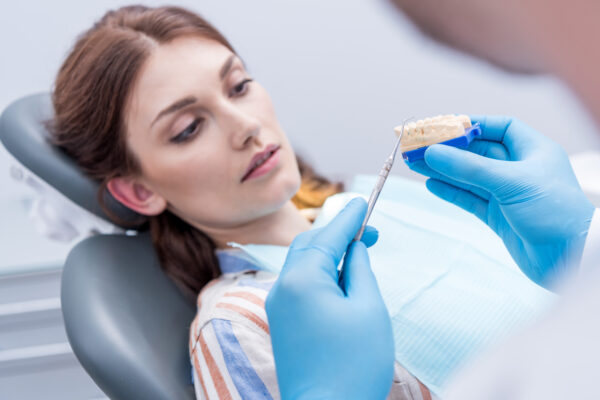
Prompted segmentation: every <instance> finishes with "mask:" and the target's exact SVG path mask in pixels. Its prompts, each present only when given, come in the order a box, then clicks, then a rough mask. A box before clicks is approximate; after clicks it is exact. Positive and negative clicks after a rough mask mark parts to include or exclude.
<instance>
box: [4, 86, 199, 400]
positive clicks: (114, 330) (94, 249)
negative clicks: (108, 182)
mask: <svg viewBox="0 0 600 400" xmlns="http://www.w3.org/2000/svg"><path fill="white" fill-rule="evenodd" d="M52 116H53V110H52V105H51V101H50V96H49V95H48V94H39V95H33V96H29V97H25V98H23V99H20V100H18V101H16V102H14V103H13V104H11V105H10V106H9V107H7V109H6V110H5V111H4V112H3V114H2V116H0V141H1V142H2V144H3V145H4V147H6V149H7V150H8V151H9V152H10V153H11V154H12V156H13V157H14V158H16V159H17V160H18V161H19V162H20V163H21V164H23V166H25V167H26V168H27V169H29V170H30V171H31V172H32V173H33V174H34V175H36V176H38V177H39V178H41V179H42V180H44V181H45V182H47V183H48V184H50V185H51V186H53V187H54V188H55V189H57V190H58V191H60V192H61V193H63V194H64V195H66V196H67V197H68V198H69V199H71V200H72V201H73V202H75V203H76V204H78V205H79V206H81V207H83V208H84V209H86V210H88V211H90V212H91V213H93V214H95V215H97V216H99V217H102V218H106V215H105V213H104V211H103V210H102V209H101V207H100V206H99V204H98V202H97V200H96V199H97V195H96V193H97V190H98V185H97V183H96V182H94V181H93V180H91V179H89V178H88V177H86V176H85V175H84V174H83V173H82V172H81V171H79V169H78V168H77V166H76V165H75V164H74V162H73V161H72V160H70V159H69V157H67V156H66V155H65V154H64V153H62V152H61V151H60V150H59V149H57V148H55V147H54V146H52V145H51V144H50V143H49V142H48V140H47V138H48V132H47V130H46V122H47V121H49V120H50V119H51V118H52ZM106 196H108V195H106ZM105 198H106V199H107V204H108V205H109V207H110V208H111V211H112V212H113V213H116V214H117V215H119V216H120V217H121V218H122V219H124V220H129V221H131V220H135V219H136V214H135V213H133V212H131V211H130V210H128V209H126V208H125V207H122V206H120V205H119V204H118V203H117V202H116V201H115V200H114V199H112V197H110V196H108V197H105ZM61 302H62V310H63V316H64V320H65V327H66V331H67V336H68V338H69V342H70V344H71V346H72V348H73V351H74V352H75V355H76V356H77V358H78V359H79V361H80V362H81V364H82V365H83V367H84V368H85V369H86V371H87V372H88V373H89V375H90V376H91V377H92V379H93V380H94V381H95V382H96V383H97V384H98V386H99V387H100V388H101V389H102V390H103V391H104V392H105V393H106V394H107V395H108V396H110V398H111V399H138V398H140V399H142V398H143V399H194V398H195V396H194V389H193V385H192V384H191V379H190V361H189V355H188V332H189V325H190V323H191V321H192V319H193V317H194V314H195V307H194V304H193V302H190V301H189V300H187V299H185V298H184V296H183V294H182V293H181V292H180V291H179V289H178V288H177V287H176V285H175V284H174V283H173V282H172V281H171V280H170V279H169V278H167V276H166V275H165V274H164V273H163V272H162V270H161V269H160V266H159V263H158V260H157V257H156V254H155V251H154V249H153V247H152V244H151V241H150V238H149V236H148V234H145V233H142V234H138V235H134V236H130V235H98V236H92V237H90V238H88V239H85V240H83V241H82V242H80V243H79V244H77V245H76V246H75V247H74V248H73V250H72V251H71V252H70V253H69V255H68V257H67V260H66V262H65V268H64V270H63V277H62V287H61ZM65 390H68V388H65Z"/></svg>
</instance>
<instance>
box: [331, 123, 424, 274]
mask: <svg viewBox="0 0 600 400" xmlns="http://www.w3.org/2000/svg"><path fill="white" fill-rule="evenodd" d="M411 119H414V117H411V118H408V119H405V120H404V121H403V122H402V131H401V132H400V135H399V136H398V139H397V140H396V144H395V145H394V150H392V154H390V156H389V157H388V158H387V160H385V162H384V163H383V167H382V168H381V170H380V171H379V177H378V179H377V183H376V184H375V187H374V188H373V191H372V192H371V196H370V197H369V202H368V207H367V214H366V215H365V219H364V220H363V223H362V225H361V227H360V230H359V231H358V232H357V233H356V236H354V241H359V240H360V239H361V238H362V235H363V233H364V232H365V227H366V226H367V222H368V221H369V217H370V216H371V212H373V208H374V207H375V203H376V202H377V198H378V197H379V193H381V190H382V189H383V185H384V184H385V180H386V179H387V177H388V175H389V174H390V171H391V170H392V166H393V165H394V160H395V159H396V153H397V152H398V147H400V140H401V139H402V136H403V135H404V127H405V125H406V123H407V122H408V121H410V120H411ZM342 272H343V265H342V269H340V274H339V280H340V282H341V280H342V276H343V275H342Z"/></svg>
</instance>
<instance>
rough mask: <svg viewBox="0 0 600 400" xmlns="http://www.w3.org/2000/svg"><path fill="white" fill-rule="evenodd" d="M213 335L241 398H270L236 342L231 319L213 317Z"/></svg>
mask: <svg viewBox="0 0 600 400" xmlns="http://www.w3.org/2000/svg"><path fill="white" fill-rule="evenodd" d="M211 323H212V326H213V329H214V330H215V336H216V337H217V340H218V341H219V346H221V352H222V353H223V359H224V360H225V365H226V366H227V371H229V375H230V376H231V380H233V383H234V384H235V387H236V389H237V391H238V393H239V394H240V396H242V398H243V399H272V397H271V394H270V393H269V391H268V390H267V388H266V386H265V384H264V383H263V381H262V380H261V379H260V377H259V376H258V375H257V374H256V371H255V370H254V367H253V366H252V364H251V363H250V360H249V359H248V357H247V356H246V353H244V350H243V349H242V346H241V345H240V342H238V340H237V338H236V337H235V334H234V333H233V327H232V326H231V321H227V320H224V319H213V320H212V321H211Z"/></svg>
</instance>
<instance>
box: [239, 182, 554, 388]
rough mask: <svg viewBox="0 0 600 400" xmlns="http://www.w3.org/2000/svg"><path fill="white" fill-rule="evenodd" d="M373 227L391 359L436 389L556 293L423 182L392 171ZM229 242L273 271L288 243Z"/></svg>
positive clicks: (334, 208)
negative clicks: (392, 351)
mask: <svg viewBox="0 0 600 400" xmlns="http://www.w3.org/2000/svg"><path fill="white" fill-rule="evenodd" d="M375 179H376V177H375V176H358V177H357V178H356V179H355V181H354V184H353V185H352V189H353V191H355V192H356V193H342V194H338V195H334V196H331V197H330V198H328V199H327V201H326V203H325V204H324V206H323V209H322V211H321V214H320V215H319V217H318V218H317V220H316V221H315V223H314V225H313V228H318V227H321V226H323V225H326V224H327V223H328V222H329V221H330V220H331V219H332V218H333V217H334V216H335V215H337V213H338V212H339V211H340V210H341V209H342V208H343V207H344V206H345V204H346V203H347V202H348V201H350V200H351V199H352V198H354V197H357V196H363V197H364V196H365V195H368V193H370V191H371V189H372V187H373V184H374V183H375ZM369 225H371V226H374V227H376V228H377V229H378V230H379V241H378V242H377V243H376V244H375V245H374V246H373V247H371V248H370V249H369V255H370V259H371V267H372V269H373V272H374V274H375V276H376V278H377V282H378V284H379V288H380V290H381V293H382V296H383V299H384V301H385V303H386V306H387V308H388V311H389V313H390V316H391V319H392V326H393V329H394V341H395V358H396V360H397V361H398V362H399V363H400V364H402V365H403V366H404V367H405V368H406V369H407V370H408V371H410V372H411V373H412V374H413V375H415V376H416V377H417V378H418V379H419V380H420V381H421V382H423V383H424V384H425V385H426V386H427V387H428V388H429V389H430V390H431V391H432V392H433V393H434V394H436V395H438V396H439V395H442V394H443V390H444V388H445V387H446V385H447V383H448V382H449V380H450V379H451V377H452V375H453V374H454V373H455V372H456V371H457V370H458V369H459V368H460V367H461V366H463V365H464V364H465V363H466V362H468V361H469V360H471V359H472V358H473V356H475V355H477V354H479V353H480V352H481V351H482V350H484V349H485V348H487V347H489V346H490V345H493V344H494V343H496V342H497V341H499V340H501V339H503V338H505V337H507V336H508V335H509V334H510V333H511V332H514V331H515V330H516V329H518V328H522V327H523V326H525V325H527V324H530V323H532V322H533V321H534V320H535V319H536V318H537V317H539V316H540V315H541V314H543V312H544V311H545V310H546V309H547V307H548V306H550V305H551V304H552V303H553V301H554V299H555V295H553V294H551V293H550V292H548V291H546V290H545V289H543V288H541V287H539V286H537V285H535V284H534V283H532V282H531V281H529V280H528V279H527V278H526V277H525V276H524V275H523V274H522V273H521V272H520V270H519V269H518V267H517V266H516V265H515V263H514V262H513V260H512V258H511V257H510V255H509V254H508V252H507V251H506V249H505V248H504V246H503V244H502V242H501V240H500V239H499V238H498V237H497V236H496V235H495V234H494V233H493V232H492V231H491V230H490V229H489V228H488V227H487V226H485V225H484V224H483V223H481V222H480V221H479V220H478V219H476V218H475V217H474V216H472V215H470V214H468V213H466V212H464V211H462V210H459V209H457V208H455V207H453V206H452V205H450V204H447V203H445V202H443V201H442V200H440V199H437V198H436V197H435V196H433V195H432V194H430V193H429V192H428V191H427V190H426V189H425V188H424V187H423V185H422V184H418V183H416V182H412V181H408V180H405V179H401V178H398V177H390V178H389V179H388V182H387V184H386V186H385V188H384V190H383V191H382V193H381V195H380V199H379V201H378V203H377V205H376V206H375V209H374V211H373V214H372V215H371V219H370V220H369ZM232 245H233V246H234V247H238V248H241V249H242V250H244V251H245V252H246V254H247V255H249V256H251V257H252V258H253V259H254V260H255V261H256V263H257V264H258V265H259V266H260V268H262V269H265V270H268V271H271V272H274V273H279V271H280V270H281V267H282V265H283V263H284V261H285V257H286V254H287V250H288V248H287V247H281V246H271V245H239V244H232ZM373 340H377V339H376V338H374V339H373ZM348 351H352V349H348Z"/></svg>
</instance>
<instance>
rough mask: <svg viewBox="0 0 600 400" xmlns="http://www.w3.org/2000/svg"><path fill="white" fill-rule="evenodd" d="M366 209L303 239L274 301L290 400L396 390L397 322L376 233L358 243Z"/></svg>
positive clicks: (360, 206) (270, 310)
mask: <svg viewBox="0 0 600 400" xmlns="http://www.w3.org/2000/svg"><path fill="white" fill-rule="evenodd" d="M366 209H367V206H366V203H365V201H364V200H362V199H354V200H352V201H351V202H350V203H349V204H348V205H347V206H346V208H345V209H344V210H342V211H341V212H340V214H338V215H337V216H336V217H335V219H333V220H332V221H331V222H330V223H329V225H327V226H326V227H324V228H321V229H315V230H312V231H308V232H305V233H302V234H300V235H299V236H298V237H297V238H296V239H295V240H294V242H293V243H292V245H291V247H290V250H289V253H288V256H287V259H286V261H285V264H284V266H283V269H282V271H281V275H280V276H279V279H278V280H277V282H276V283H275V285H274V286H273V288H272V289H271V292H270V293H269V296H268V297H267V301H266V304H265V308H266V311H267V316H268V319H269V328H270V332H271V342H272V344H273V354H274V355H275V365H276V369H277V379H278V381H279V391H280V393H281V397H282V399H285V400H287V399H345V400H347V399H384V398H385V397H386V396H387V394H388V392H389V391H390V387H391V385H392V380H393V376H394V342H393V337H392V325H391V322H390V317H389V314H388V312H387V309H386V307H385V305H384V303H383V299H382V298H381V294H380V293H379V288H378V286H377V282H376V281H375V277H374V276H373V273H372V272H371V267H370V263H369V256H368V254H367V247H366V246H370V245H372V244H374V243H375V241H376V240H377V235H376V234H374V233H376V231H374V230H373V229H369V230H367V231H365V235H364V236H363V239H362V241H361V242H353V241H352V239H353V237H354V235H355V234H356V232H358V230H359V228H360V225H361V223H362V221H363V218H364V216H365V212H366ZM346 250H348V252H347V253H346V256H345V257H344V274H343V276H344V278H343V279H342V282H341V286H340V285H338V274H337V266H338V264H339V263H340V260H341V259H342V256H343V255H344V253H345V252H346Z"/></svg>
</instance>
